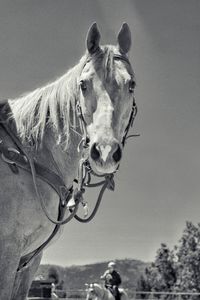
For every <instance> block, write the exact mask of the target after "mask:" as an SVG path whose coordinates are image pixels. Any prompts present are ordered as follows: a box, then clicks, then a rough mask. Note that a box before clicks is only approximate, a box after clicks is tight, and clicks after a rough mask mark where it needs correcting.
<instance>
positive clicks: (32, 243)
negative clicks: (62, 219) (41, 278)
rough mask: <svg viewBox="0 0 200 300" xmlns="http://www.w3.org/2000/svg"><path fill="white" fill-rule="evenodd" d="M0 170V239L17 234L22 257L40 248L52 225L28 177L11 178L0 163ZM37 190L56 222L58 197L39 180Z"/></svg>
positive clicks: (21, 175) (8, 171) (27, 174)
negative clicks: (22, 253)
mask: <svg viewBox="0 0 200 300" xmlns="http://www.w3.org/2000/svg"><path fill="white" fill-rule="evenodd" d="M0 169H1V173H0V186H1V189H0V211H1V218H0V225H1V226H0V227H1V228H0V235H1V236H4V238H6V236H7V237H8V238H9V237H10V236H11V235H12V234H13V232H16V234H17V236H18V238H19V239H21V244H22V248H23V249H22V250H23V252H24V254H25V253H27V252H30V251H32V250H35V249H36V248H37V247H38V246H40V245H41V244H42V243H43V242H44V241H45V240H46V239H47V237H48V236H49V235H50V234H51V233H52V231H53V229H54V227H55V225H53V224H52V223H50V221H49V220H48V219H47V218H46V216H45V215H44V213H43V211H42V209H41V205H40V201H39V199H38V198H37V197H36V194H35V190H34V186H33V183H32V177H31V176H30V174H29V173H27V172H25V171H23V170H20V171H19V174H13V173H12V172H11V170H10V168H9V167H8V166H7V165H6V164H5V163H4V162H2V161H1V160H0ZM38 188H39V191H40V193H41V195H42V197H43V199H44V203H45V206H46V208H47V210H48V212H49V214H50V215H51V216H52V217H53V218H54V219H56V218H57V215H58V203H59V199H58V195H57V194H56V193H55V192H54V190H53V189H52V188H51V187H50V186H49V185H48V184H46V183H44V182H43V181H41V180H38ZM0 238H1V237H0Z"/></svg>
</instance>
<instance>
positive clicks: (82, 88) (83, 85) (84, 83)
mask: <svg viewBox="0 0 200 300" xmlns="http://www.w3.org/2000/svg"><path fill="white" fill-rule="evenodd" d="M80 87H81V90H82V92H85V91H86V90H87V84H86V82H85V81H84V80H81V81H80Z"/></svg>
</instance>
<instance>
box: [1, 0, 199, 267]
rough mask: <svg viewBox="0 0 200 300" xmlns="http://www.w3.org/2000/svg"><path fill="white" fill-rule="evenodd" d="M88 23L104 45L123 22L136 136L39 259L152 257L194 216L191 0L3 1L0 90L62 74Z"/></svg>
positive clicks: (195, 61)
mask: <svg viewBox="0 0 200 300" xmlns="http://www.w3.org/2000/svg"><path fill="white" fill-rule="evenodd" d="M93 21H97V23H98V24H99V28H100V30H101V33H102V42H103V43H115V40H116V33H117V32H118V30H119V28H120V26H121V24H122V22H124V21H126V22H127V23H128V24H129V26H130V28H131V31H132V36H133V47H132V50H131V53H130V60H131V62H132V64H133V67H134V70H135V73H136V80H137V90H136V101H137V104H138V108H139V111H138V116H137V119H136V122H135V126H134V128H135V132H137V133H140V134H141V137H139V138H135V140H132V141H130V142H129V144H128V145H127V146H126V149H125V152H124V157H123V162H122V164H121V168H120V171H119V173H118V174H117V176H116V190H115V192H114V193H111V192H107V193H106V195H105V197H104V199H103V203H102V205H101V207H100V210H99V213H98V214H97V216H96V218H95V219H94V221H93V222H91V223H90V224H87V225H84V224H83V225H82V224H80V223H77V222H75V221H72V222H71V223H70V224H68V225H67V226H65V229H64V232H63V235H62V236H61V237H60V238H59V240H58V241H57V242H56V243H55V244H54V245H52V246H51V247H49V248H48V250H46V252H45V254H44V258H43V261H42V262H43V263H55V264H61V265H71V264H82V263H90V262H94V261H102V260H107V259H114V258H125V257H126V258H138V259H142V260H144V261H150V260H153V259H154V256H155V253H156V250H157V249H158V247H159V245H160V243H161V242H166V243H167V244H168V245H169V246H170V247H173V246H174V245H175V244H177V241H178V239H179V238H180V236H181V233H182V230H183V228H184V226H185V221H186V220H191V221H192V222H194V223H195V224H196V223H197V222H199V221H200V157H199V156H200V130H199V128H200V1H199V0H190V1H189V0H151V1H150V0H104V1H103V0H101V1H100V0H95V1H94V0H84V1H83V0H65V1H64V0H57V1H54V0H42V1H41V0H40V1H39V0H29V1H28V0H15V1H11V0H5V1H3V0H1V1H0V97H1V98H7V97H15V96H18V95H19V94H21V93H23V92H25V91H29V90H32V89H34V88H36V87H38V86H41V85H44V84H45V83H46V82H48V81H51V80H53V79H55V78H56V77H58V76H60V75H62V74H63V73H65V72H66V71H67V70H68V69H69V68H70V67H72V66H73V65H74V64H75V63H76V62H77V61H78V60H79V58H80V57H81V56H82V54H83V52H84V51H85V36H86V32H87V30H88V27H89V26H90V24H91V23H92V22H93ZM96 194H97V193H96V191H92V192H91V193H90V194H89V195H88V201H89V202H92V201H93V198H94V199H96V198H95V197H96ZM22 209H23V208H22Z"/></svg>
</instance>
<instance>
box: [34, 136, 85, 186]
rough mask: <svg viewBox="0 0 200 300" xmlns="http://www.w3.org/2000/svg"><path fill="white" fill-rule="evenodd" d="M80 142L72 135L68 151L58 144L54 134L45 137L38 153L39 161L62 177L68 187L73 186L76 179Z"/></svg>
mask: <svg viewBox="0 0 200 300" xmlns="http://www.w3.org/2000/svg"><path fill="white" fill-rule="evenodd" d="M78 142H79V140H78V139H77V136H76V135H74V134H72V135H71V140H70V143H69V146H68V148H67V149H66V150H64V149H63V148H62V146H61V145H59V144H57V143H56V139H55V138H54V134H51V133H50V132H48V133H47V134H45V135H44V139H43V143H42V146H41V148H40V149H39V150H38V151H37V160H38V161H39V162H40V163H42V164H44V165H45V166H46V167H48V168H51V169H52V170H53V171H55V172H56V173H57V174H58V175H60V176H61V177H62V178H63V179H64V182H65V184H66V185H68V186H69V185H71V184H72V182H73V180H74V178H75V177H76V173H77V168H78V162H79V159H80V158H79V154H78V151H77V146H78Z"/></svg>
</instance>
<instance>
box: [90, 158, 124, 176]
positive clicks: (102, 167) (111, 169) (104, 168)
mask: <svg viewBox="0 0 200 300" xmlns="http://www.w3.org/2000/svg"><path fill="white" fill-rule="evenodd" d="M90 166H91V168H92V170H93V171H94V173H96V174H97V175H99V176H101V175H105V174H112V173H115V172H116V170H117V169H118V164H111V163H109V164H99V163H97V162H94V161H93V160H91V161H90Z"/></svg>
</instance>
